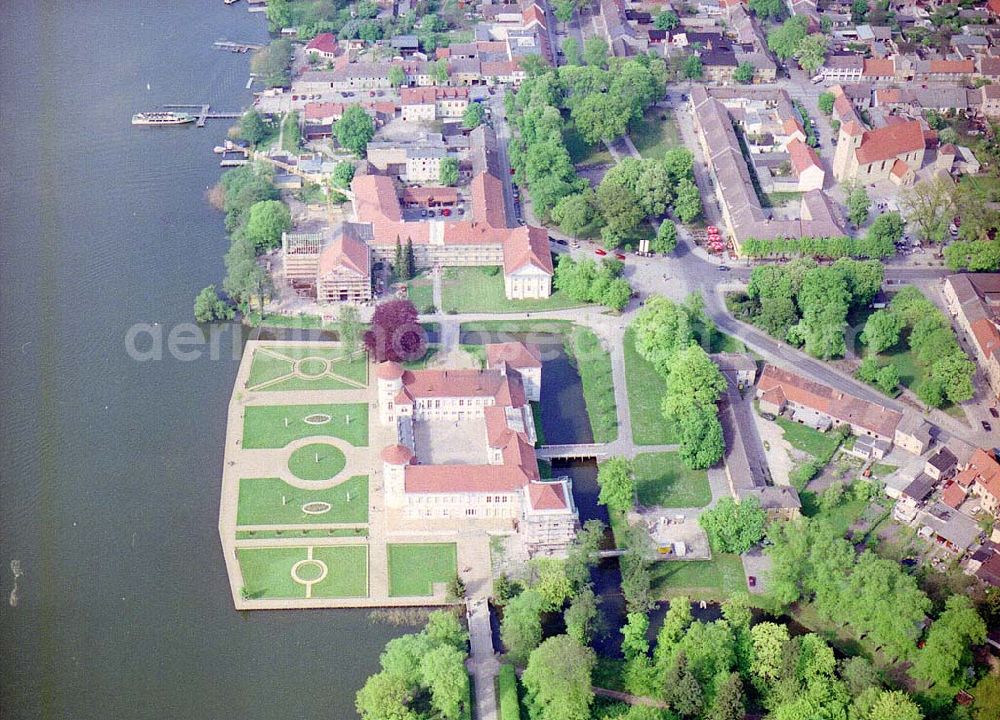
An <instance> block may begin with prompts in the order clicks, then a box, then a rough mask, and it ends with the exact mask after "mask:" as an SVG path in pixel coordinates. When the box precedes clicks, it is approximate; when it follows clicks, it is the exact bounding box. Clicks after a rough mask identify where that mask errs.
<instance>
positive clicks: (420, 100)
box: [399, 87, 469, 122]
mask: <svg viewBox="0 0 1000 720" xmlns="http://www.w3.org/2000/svg"><path fill="white" fill-rule="evenodd" d="M399 97H400V104H401V106H402V110H403V112H402V117H403V120H406V121H408V122H412V121H434V120H437V119H439V118H460V117H462V115H463V114H464V113H465V109H466V108H467V107H469V88H467V87H418V88H402V89H401V90H400V91H399Z"/></svg>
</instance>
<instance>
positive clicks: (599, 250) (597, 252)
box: [594, 248, 608, 257]
mask: <svg viewBox="0 0 1000 720" xmlns="http://www.w3.org/2000/svg"><path fill="white" fill-rule="evenodd" d="M594 254H595V255H600V256H601V257H604V256H605V255H607V254H608V251H607V250H605V249H604V248H597V249H596V250H594Z"/></svg>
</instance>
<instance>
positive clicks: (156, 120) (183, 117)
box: [132, 112, 195, 125]
mask: <svg viewBox="0 0 1000 720" xmlns="http://www.w3.org/2000/svg"><path fill="white" fill-rule="evenodd" d="M194 120H195V118H194V115H188V114H187V113H175V112H140V113H136V114H135V115H133V116H132V124H133V125H184V124H185V123H189V122H194Z"/></svg>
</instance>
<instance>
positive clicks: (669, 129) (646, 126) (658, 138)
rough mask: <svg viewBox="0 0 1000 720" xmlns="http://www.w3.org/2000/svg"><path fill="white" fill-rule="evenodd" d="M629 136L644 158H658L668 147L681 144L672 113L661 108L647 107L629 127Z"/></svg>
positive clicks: (660, 157)
mask: <svg viewBox="0 0 1000 720" xmlns="http://www.w3.org/2000/svg"><path fill="white" fill-rule="evenodd" d="M629 136H630V137H631V138H632V144H633V145H635V149H636V150H638V151H639V154H640V155H642V156H643V157H644V158H653V159H656V160H660V159H662V158H663V156H664V154H666V152H667V150H669V149H670V148H675V147H681V146H682V145H683V143H682V142H681V137H680V133H679V132H678V130H677V123H676V122H675V121H674V117H673V114H672V113H671V112H670V111H669V110H665V109H663V108H656V107H651V108H648V109H647V110H646V111H645V112H644V113H643V115H642V120H640V121H638V122H637V123H635V124H634V125H633V126H632V127H631V128H630V129H629Z"/></svg>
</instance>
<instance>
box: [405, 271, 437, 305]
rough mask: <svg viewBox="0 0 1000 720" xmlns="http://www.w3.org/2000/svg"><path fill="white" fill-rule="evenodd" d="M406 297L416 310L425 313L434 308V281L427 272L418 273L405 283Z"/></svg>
mask: <svg viewBox="0 0 1000 720" xmlns="http://www.w3.org/2000/svg"><path fill="white" fill-rule="evenodd" d="M406 297H407V299H409V301H410V302H412V303H413V307H415V308H416V309H417V312H418V313H420V314H422V315H426V314H428V313H430V312H432V311H433V308H434V281H433V280H432V279H431V277H430V275H428V274H425V273H424V274H420V275H418V276H417V277H415V278H413V279H412V280H410V281H409V282H408V283H406Z"/></svg>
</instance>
